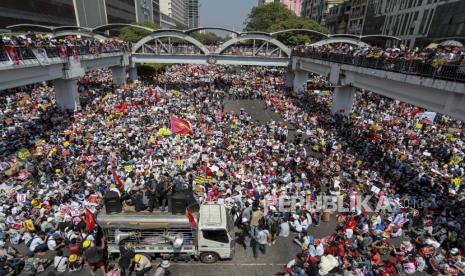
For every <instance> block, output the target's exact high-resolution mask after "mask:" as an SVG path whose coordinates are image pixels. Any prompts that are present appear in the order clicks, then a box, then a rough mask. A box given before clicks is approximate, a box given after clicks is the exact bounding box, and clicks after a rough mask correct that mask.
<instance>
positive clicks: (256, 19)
mask: <svg viewBox="0 0 465 276" xmlns="http://www.w3.org/2000/svg"><path fill="white" fill-rule="evenodd" d="M292 16H295V15H294V14H293V13H292V11H290V10H289V9H288V8H287V7H286V6H285V5H284V4H281V3H269V4H266V5H261V6H258V7H254V8H252V11H251V12H250V14H249V16H248V17H247V19H246V22H245V23H246V27H245V30H246V31H248V32H251V31H261V32H266V31H268V29H269V28H270V27H271V26H272V25H274V24H277V23H280V22H282V21H285V20H286V19H288V18H290V17H292Z"/></svg>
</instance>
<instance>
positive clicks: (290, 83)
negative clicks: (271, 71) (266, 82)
mask: <svg viewBox="0 0 465 276" xmlns="http://www.w3.org/2000/svg"><path fill="white" fill-rule="evenodd" d="M294 77H295V75H294V72H293V71H292V70H288V71H287V75H286V87H287V88H294Z"/></svg>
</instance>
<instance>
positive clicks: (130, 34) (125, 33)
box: [119, 22, 160, 42]
mask: <svg viewBox="0 0 465 276" xmlns="http://www.w3.org/2000/svg"><path fill="white" fill-rule="evenodd" d="M132 25H139V26H143V27H148V28H151V29H153V30H158V29H160V26H159V25H157V24H155V23H152V22H141V23H136V22H134V23H132ZM150 33H151V32H150V31H148V30H144V29H141V28H137V27H132V26H128V27H124V28H123V29H121V33H120V35H119V38H120V39H122V40H124V41H131V42H137V41H139V40H140V39H141V38H143V37H144V36H147V35H149V34H150Z"/></svg>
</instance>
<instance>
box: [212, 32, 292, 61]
mask: <svg viewBox="0 0 465 276" xmlns="http://www.w3.org/2000/svg"><path fill="white" fill-rule="evenodd" d="M247 40H254V41H255V40H259V41H263V42H264V43H263V44H261V45H260V46H259V47H258V48H256V49H254V50H253V51H254V55H255V54H256V52H258V51H261V50H262V49H263V48H264V47H268V44H272V45H275V46H277V47H278V48H279V49H280V50H281V51H283V52H284V53H285V54H286V55H287V56H290V55H291V49H290V48H289V47H287V46H286V45H284V44H283V43H282V42H280V41H279V40H276V39H274V38H273V37H272V36H270V35H265V34H261V33H245V34H242V35H240V36H238V37H235V38H232V39H230V40H228V41H226V42H225V43H223V44H221V46H220V47H219V48H218V49H217V50H216V51H215V54H217V55H221V54H222V53H223V52H224V51H225V50H226V49H227V48H229V47H231V46H232V45H234V44H237V43H240V42H243V41H247ZM254 48H255V47H254Z"/></svg>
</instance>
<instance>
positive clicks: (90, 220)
mask: <svg viewBox="0 0 465 276" xmlns="http://www.w3.org/2000/svg"><path fill="white" fill-rule="evenodd" d="M95 227H97V225H96V224H95V219H94V213H92V212H91V211H90V210H89V208H87V207H86V230H87V231H92V230H94V229H95Z"/></svg>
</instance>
